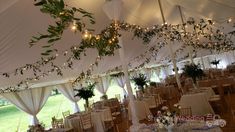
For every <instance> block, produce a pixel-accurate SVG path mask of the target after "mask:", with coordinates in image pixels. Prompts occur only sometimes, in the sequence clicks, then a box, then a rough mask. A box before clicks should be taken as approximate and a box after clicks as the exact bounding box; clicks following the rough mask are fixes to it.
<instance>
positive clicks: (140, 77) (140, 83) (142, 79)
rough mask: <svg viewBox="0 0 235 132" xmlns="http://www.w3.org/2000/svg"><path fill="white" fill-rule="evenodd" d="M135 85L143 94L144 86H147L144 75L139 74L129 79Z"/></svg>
mask: <svg viewBox="0 0 235 132" xmlns="http://www.w3.org/2000/svg"><path fill="white" fill-rule="evenodd" d="M131 80H132V81H134V82H135V85H136V86H137V87H138V88H139V89H140V90H141V91H142V92H143V93H144V86H147V82H148V81H147V77H146V76H145V75H144V74H141V73H140V74H139V75H138V76H135V77H133V78H132V79H131Z"/></svg>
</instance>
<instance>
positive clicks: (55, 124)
mask: <svg viewBox="0 0 235 132" xmlns="http://www.w3.org/2000/svg"><path fill="white" fill-rule="evenodd" d="M51 125H52V128H64V122H63V118H61V119H56V118H55V116H54V117H52V121H51Z"/></svg>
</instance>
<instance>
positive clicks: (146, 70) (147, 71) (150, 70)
mask: <svg viewBox="0 0 235 132" xmlns="http://www.w3.org/2000/svg"><path fill="white" fill-rule="evenodd" d="M144 72H145V75H146V77H147V80H150V79H151V77H152V74H153V72H152V69H150V68H147V69H144Z"/></svg>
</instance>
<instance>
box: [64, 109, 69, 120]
mask: <svg viewBox="0 0 235 132" xmlns="http://www.w3.org/2000/svg"><path fill="white" fill-rule="evenodd" d="M62 115H63V117H64V119H65V118H66V117H67V116H69V115H70V111H69V110H68V111H64V112H62Z"/></svg>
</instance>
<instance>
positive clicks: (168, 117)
mask: <svg viewBox="0 0 235 132" xmlns="http://www.w3.org/2000/svg"><path fill="white" fill-rule="evenodd" d="M180 108H181V107H180V105H178V104H175V105H174V108H173V109H172V110H170V109H169V108H168V107H167V106H163V107H162V108H161V110H160V111H158V113H157V116H156V117H155V121H156V123H157V126H158V127H159V128H161V129H162V128H166V129H167V130H168V132H171V131H172V128H173V127H174V125H175V124H176V123H177V115H178V114H179V110H180Z"/></svg>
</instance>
